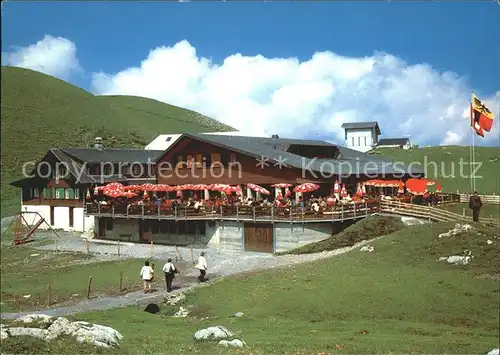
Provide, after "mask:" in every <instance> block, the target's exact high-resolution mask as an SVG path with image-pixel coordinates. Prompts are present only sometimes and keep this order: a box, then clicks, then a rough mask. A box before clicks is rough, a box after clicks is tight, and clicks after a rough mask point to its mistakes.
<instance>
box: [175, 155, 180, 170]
mask: <svg viewBox="0 0 500 355" xmlns="http://www.w3.org/2000/svg"><path fill="white" fill-rule="evenodd" d="M175 167H176V168H177V169H181V168H182V155H178V156H177V165H176V166H175Z"/></svg>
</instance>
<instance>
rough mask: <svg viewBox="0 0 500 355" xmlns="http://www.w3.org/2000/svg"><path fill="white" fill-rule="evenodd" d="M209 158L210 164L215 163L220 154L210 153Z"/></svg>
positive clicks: (218, 159)
mask: <svg viewBox="0 0 500 355" xmlns="http://www.w3.org/2000/svg"><path fill="white" fill-rule="evenodd" d="M210 158H211V159H210V160H211V162H212V164H213V163H216V162H217V163H220V154H218V153H213V154H211V156H210Z"/></svg>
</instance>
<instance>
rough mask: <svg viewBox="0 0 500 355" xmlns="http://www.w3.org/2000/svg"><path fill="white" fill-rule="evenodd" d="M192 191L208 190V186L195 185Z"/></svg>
mask: <svg viewBox="0 0 500 355" xmlns="http://www.w3.org/2000/svg"><path fill="white" fill-rule="evenodd" d="M193 190H196V191H202V190H208V185H205V184H196V185H193Z"/></svg>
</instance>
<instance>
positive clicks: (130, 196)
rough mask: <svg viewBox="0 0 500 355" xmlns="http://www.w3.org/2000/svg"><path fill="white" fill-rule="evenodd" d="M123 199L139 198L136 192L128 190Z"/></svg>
mask: <svg viewBox="0 0 500 355" xmlns="http://www.w3.org/2000/svg"><path fill="white" fill-rule="evenodd" d="M122 196H123V197H126V198H132V197H136V196H138V195H137V194H136V193H135V192H132V191H131V190H128V191H125V192H124V193H123V194H122Z"/></svg>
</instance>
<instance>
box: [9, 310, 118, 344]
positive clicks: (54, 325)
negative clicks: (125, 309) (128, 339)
mask: <svg viewBox="0 0 500 355" xmlns="http://www.w3.org/2000/svg"><path fill="white" fill-rule="evenodd" d="M18 324H19V325H20V326H17V325H18ZM0 330H1V332H0V333H1V339H2V340H4V339H8V338H9V337H16V336H31V337H35V338H38V339H43V340H46V341H52V340H54V339H57V338H58V337H60V336H64V335H66V336H72V337H74V338H75V339H76V341H78V342H80V343H90V344H94V345H95V346H99V347H103V348H111V347H117V346H119V345H120V341H121V340H122V339H123V336H122V335H121V334H120V333H119V332H118V331H117V330H115V329H113V328H110V327H106V326H104V325H99V324H92V323H87V322H70V321H69V320H67V319H66V318H63V317H59V318H53V317H51V316H48V315H45V314H30V315H27V316H24V317H21V318H18V319H16V320H15V321H14V322H13V326H10V327H9V326H6V325H3V324H2V327H1V329H0Z"/></svg>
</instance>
